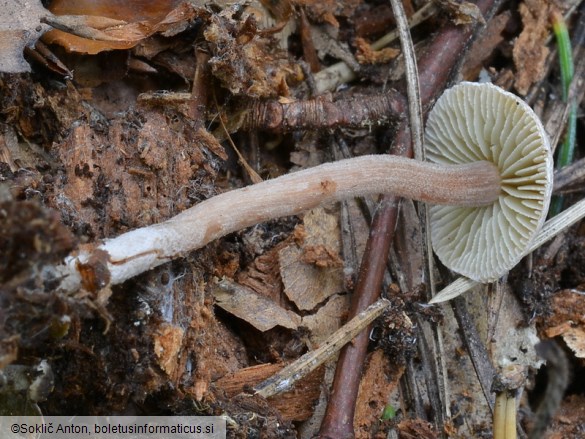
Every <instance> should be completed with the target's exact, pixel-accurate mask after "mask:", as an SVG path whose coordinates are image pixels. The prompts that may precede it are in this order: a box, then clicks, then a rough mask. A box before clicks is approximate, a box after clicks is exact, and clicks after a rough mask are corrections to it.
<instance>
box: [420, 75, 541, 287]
mask: <svg viewBox="0 0 585 439" xmlns="http://www.w3.org/2000/svg"><path fill="white" fill-rule="evenodd" d="M425 136H426V139H425V142H426V151H427V157H428V159H429V160H431V161H433V162H435V163H440V164H445V165H454V164H462V163H470V162H474V161H477V160H487V161H489V162H491V163H494V164H495V165H496V166H497V168H498V172H499V174H500V178H501V185H500V187H501V192H500V195H499V197H498V199H497V200H496V202H495V203H492V204H490V205H487V206H482V207H476V208H469V207H459V206H433V207H431V239H432V243H433V249H434V251H435V253H436V254H437V256H438V257H439V259H440V260H441V261H442V262H443V264H444V265H445V266H447V267H449V268H450V269H451V270H453V271H455V272H457V273H459V274H462V275H464V276H467V277H468V278H470V279H472V280H475V281H478V282H492V281H495V280H497V279H498V278H500V277H502V276H503V275H504V274H505V273H507V272H508V271H509V270H510V269H511V268H512V267H514V266H515V265H516V264H517V263H518V262H519V261H520V259H521V258H522V257H523V255H524V252H525V250H526V249H527V248H528V247H529V245H530V243H531V241H532V240H533V239H534V237H535V236H536V234H537V232H538V231H539V230H540V228H541V227H542V225H543V223H544V221H545V219H546V214H547V211H548V206H549V203H550V197H551V192H552V181H553V178H552V174H553V160H552V155H551V151H550V147H549V143H548V138H547V135H546V133H545V131H544V127H543V126H542V123H541V122H540V120H539V119H538V117H537V116H536V115H535V114H534V112H533V111H532V109H531V108H530V107H529V106H528V105H527V104H526V103H525V102H524V101H522V100H521V99H519V98H518V97H516V96H515V95H513V94H511V93H508V92H506V91H504V90H502V89H500V88H499V87H496V86H494V85H492V84H476V83H469V82H464V83H461V84H460V85H458V86H455V87H453V88H451V89H449V90H447V91H446V92H445V93H444V94H443V95H442V96H441V97H440V98H439V100H438V101H437V103H436V104H435V106H434V108H433V110H432V111H431V113H430V114H429V118H428V121H427V127H426V131H425Z"/></svg>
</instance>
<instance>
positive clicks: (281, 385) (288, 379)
mask: <svg viewBox="0 0 585 439" xmlns="http://www.w3.org/2000/svg"><path fill="white" fill-rule="evenodd" d="M388 306H390V302H389V301H387V300H386V299H380V300H378V301H377V302H376V303H374V304H372V305H371V306H369V307H368V308H367V309H366V310H364V311H362V312H361V313H359V314H358V315H357V316H355V317H354V318H353V319H351V320H350V321H349V322H348V323H346V324H345V325H343V326H342V327H341V328H339V329H338V330H337V331H335V332H334V333H333V334H332V335H331V336H330V337H329V338H328V339H327V340H326V341H325V342H324V343H323V344H322V345H321V346H320V347H319V348H318V349H315V350H314V351H311V352H307V353H306V354H305V355H303V356H302V357H301V358H299V359H298V360H296V361H295V362H293V363H291V364H289V365H288V366H286V367H285V368H284V369H282V370H281V371H280V372H278V373H277V374H276V375H274V376H272V377H270V378H268V379H267V380H265V381H263V382H262V383H260V384H258V385H257V386H256V387H255V388H254V390H255V391H256V395H260V396H262V397H264V398H268V397H270V396H274V395H277V394H278V393H280V392H284V391H286V390H287V389H290V388H291V387H292V386H293V385H294V384H295V383H296V382H297V381H298V380H300V379H302V378H303V377H305V376H307V375H308V374H309V373H311V372H312V371H313V370H315V369H317V368H318V367H319V366H321V364H323V363H324V362H325V361H327V360H328V359H329V358H331V356H333V355H334V354H335V353H336V352H337V351H338V350H339V349H341V347H342V346H343V345H345V344H346V343H348V342H349V341H351V340H352V339H353V338H355V337H356V336H358V334H360V333H361V334H364V333H365V335H366V337H367V336H368V333H367V331H365V332H364V329H365V328H366V327H367V326H368V325H369V324H370V323H372V322H373V321H374V320H375V319H376V318H378V317H379V316H380V315H381V314H382V313H383V312H384V310H385V309H386V308H388Z"/></svg>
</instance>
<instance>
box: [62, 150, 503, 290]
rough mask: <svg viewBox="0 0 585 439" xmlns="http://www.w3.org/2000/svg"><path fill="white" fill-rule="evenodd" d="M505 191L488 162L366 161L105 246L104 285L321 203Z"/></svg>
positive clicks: (68, 278) (253, 189)
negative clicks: (378, 196) (377, 196)
mask: <svg viewBox="0 0 585 439" xmlns="http://www.w3.org/2000/svg"><path fill="white" fill-rule="evenodd" d="M500 190H501V183H500V175H499V172H498V170H497V169H496V167H495V166H494V165H493V164H491V163H489V162H486V161H478V162H475V163H470V164H464V165H440V164H433V163H427V162H420V161H415V160H412V159H407V158H403V157H396V156H377V155H376V156H375V155H372V156H362V157H357V158H353V159H348V160H341V161H338V162H333V163H327V164H323V165H320V166H316V167H314V168H310V169H306V170H303V171H298V172H294V173H291V174H287V175H284V176H281V177H278V178H275V179H273V180H267V181H264V182H262V183H258V184H254V185H251V186H248V187H245V188H241V189H237V190H233V191H230V192H225V193H223V194H220V195H217V196H215V197H213V198H210V199H208V200H206V201H203V202H201V203H199V204H197V205H196V206H194V207H192V208H190V209H187V210H186V211H184V212H183V213H181V214H179V215H177V216H175V217H173V218H171V219H169V220H168V221H165V222H163V223H160V224H155V225H152V226H148V227H144V228H141V229H136V230H133V231H130V232H128V233H125V234H123V235H120V236H118V237H117V238H114V239H109V240H106V241H105V242H104V243H103V244H101V245H99V246H98V247H97V250H99V251H100V254H102V255H105V257H106V260H107V269H108V270H107V271H109V275H108V276H107V281H106V282H105V283H110V284H118V283H121V282H123V281H125V280H127V279H129V278H131V277H133V276H136V275H137V274H140V273H142V272H144V271H147V270H150V269H151V268H154V267H156V266H158V265H161V264H163V263H165V262H167V261H169V260H171V259H174V258H177V257H179V256H181V255H182V254H185V253H186V252H189V251H192V250H196V249H198V248H201V247H203V246H204V245H206V244H208V243H209V242H211V241H213V240H215V239H217V238H220V237H222V236H224V235H227V234H229V233H232V232H234V231H237V230H241V229H244V228H246V227H250V226H252V225H254V224H258V223H261V222H263V221H267V220H269V219H272V218H279V217H283V216H288V215H296V214H298V213H300V212H303V211H305V210H309V209H312V208H314V207H316V206H318V205H320V204H322V203H327V202H332V201H337V200H341V199H347V198H352V197H357V196H364V195H369V194H379V193H393V194H396V195H399V196H402V197H408V198H412V199H416V200H419V201H424V202H428V203H432V204H446V205H459V206H482V205H489V204H491V203H493V202H494V201H495V200H497V199H498V196H499V194H500ZM92 252H93V254H94V256H95V252H96V249H95V248H94V249H91V248H90V249H89V250H88V251H82V252H80V254H79V255H78V256H77V257H76V258H73V257H70V258H69V259H68V261H66V262H67V263H66V267H61V270H60V274H61V276H63V277H64V280H63V282H62V284H61V287H62V288H63V289H66V290H69V291H71V290H75V289H77V288H78V287H79V285H80V282H81V278H80V276H79V273H78V271H80V268H79V267H80V266H81V265H83V266H85V268H86V269H87V264H89V265H90V266H91V264H92V263H93V262H92V257H91V256H92ZM94 259H95V258H94ZM80 264H81V265H80Z"/></svg>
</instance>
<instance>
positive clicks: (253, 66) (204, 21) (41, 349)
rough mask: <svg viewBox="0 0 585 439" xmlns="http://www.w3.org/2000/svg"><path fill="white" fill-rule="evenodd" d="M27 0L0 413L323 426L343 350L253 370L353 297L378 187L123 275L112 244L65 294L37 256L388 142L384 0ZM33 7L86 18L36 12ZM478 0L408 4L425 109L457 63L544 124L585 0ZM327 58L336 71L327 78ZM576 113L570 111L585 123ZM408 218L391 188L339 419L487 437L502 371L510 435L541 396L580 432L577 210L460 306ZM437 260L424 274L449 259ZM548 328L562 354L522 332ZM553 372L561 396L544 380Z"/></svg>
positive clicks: (237, 433) (458, 72) (268, 433)
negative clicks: (351, 386) (298, 371)
mask: <svg viewBox="0 0 585 439" xmlns="http://www.w3.org/2000/svg"><path fill="white" fill-rule="evenodd" d="M9 3H12V2H9ZM14 3H16V2H14ZM28 3H30V4H29V5H28V6H27V7H29V8H31V9H30V11H29V13H30V14H29V17H28V19H27V20H23V21H22V22H18V21H17V20H16V18H13V17H14V15H13V14H11V12H10V9H7V10H6V12H0V18H1V19H0V32H2V33H5V36H6V35H19V36H18V37H14V38H12V39H11V40H10V43H0V58H1V61H2V62H1V63H0V72H2V73H0V377H2V380H3V382H5V383H7V384H6V385H3V386H2V387H0V414H25V413H42V414H45V415H72V414H75V415H113V414H124V415H167V414H169V415H178V414H188V415H217V416H219V415H224V416H225V417H226V419H228V437H237V438H248V437H249V438H253V437H259V438H260V437H261V438H293V437H299V438H310V437H315V436H317V435H318V434H319V429H320V425H321V421H322V419H323V416H324V413H325V411H326V408H327V404H328V400H330V399H331V397H332V396H331V394H332V392H331V386H332V381H333V376H334V369H335V364H336V361H335V360H336V358H332V359H330V360H329V361H327V362H325V364H323V365H322V366H321V367H319V368H317V369H316V370H314V371H312V372H311V373H309V374H308V375H307V376H305V377H303V378H302V379H301V380H300V381H299V382H298V383H297V384H296V385H295V386H293V387H292V388H289V389H286V390H285V391H284V392H282V393H280V394H277V395H274V396H271V397H268V398H263V397H262V396H259V395H257V394H255V390H254V388H255V387H256V386H258V385H259V384H260V383H261V382H263V381H264V380H266V379H268V378H270V377H272V376H273V375H274V374H276V373H277V372H279V371H281V370H282V369H283V367H284V366H285V365H287V364H290V363H292V362H294V361H295V360H297V359H298V358H299V357H301V356H302V355H303V354H305V353H306V352H309V351H312V350H314V349H316V348H318V347H319V346H321V345H323V344H324V342H325V341H326V340H327V338H328V337H329V336H330V335H331V334H332V333H333V332H334V331H336V330H337V329H338V328H340V327H341V326H342V325H343V324H344V323H346V321H347V320H348V316H350V315H352V314H351V313H352V312H353V311H352V310H351V303H352V292H353V291H354V289H356V285H357V284H358V283H359V282H360V279H359V273H360V261H362V257H364V260H367V259H365V258H366V257H365V256H364V254H366V256H367V255H368V252H371V251H372V249H371V248H370V247H367V246H366V242H367V240H368V236H369V234H370V222H371V220H372V215H373V212H374V209H373V208H372V206H375V203H376V201H377V199H375V198H372V199H361V200H350V201H347V202H344V203H337V204H331V205H326V206H321V207H318V208H315V209H313V210H311V211H309V212H306V213H304V214H302V215H299V216H294V217H286V218H280V219H275V220H271V221H268V222H265V223H261V224H257V225H255V226H253V227H250V228H248V229H245V230H241V231H239V232H236V233H232V234H230V235H228V236H225V237H223V238H221V239H219V240H216V241H214V242H212V243H210V244H209V245H207V246H205V247H204V248H202V249H198V250H196V251H193V252H190V253H188V254H184V255H181V256H182V257H180V258H178V259H175V260H174V261H172V262H169V263H166V264H164V265H162V266H160V267H158V268H155V269H153V270H151V271H149V272H146V273H143V274H141V275H139V276H136V277H134V278H132V279H130V280H128V281H126V282H125V283H123V284H121V285H110V284H109V280H110V279H109V273H108V272H107V270H106V269H104V270H102V271H100V270H99V269H97V270H96V269H95V267H104V266H105V263H102V264H101V265H100V264H93V265H92V264H88V267H83V266H80V267H79V268H80V271H81V272H82V274H83V288H81V289H80V290H79V291H75V292H73V293H71V292H64V291H62V290H60V289H59V288H58V284H59V282H58V281H59V280H58V279H57V280H53V281H51V282H50V281H47V277H46V276H45V275H44V273H45V272H46V271H47V269H48V267H54V266H55V265H58V264H60V263H61V262H62V261H63V260H64V258H65V257H67V256H68V255H75V254H76V253H77V252H78V251H79V249H82V248H90V247H91V246H93V245H95V244H96V243H99V242H101V241H102V240H104V239H108V238H112V237H115V236H118V235H120V234H122V233H124V232H127V231H130V230H134V229H137V228H140V227H144V226H148V225H151V224H154V223H161V222H163V221H165V220H167V219H169V218H172V217H173V216H175V215H177V214H178V213H180V212H183V211H184V210H186V209H187V208H189V207H191V206H194V205H196V204H198V203H200V202H201V201H203V200H206V199H208V198H211V197H213V196H214V195H217V194H220V193H222V192H226V191H229V190H233V189H236V188H239V187H243V186H246V185H249V184H253V183H255V182H258V181H260V180H262V179H269V178H274V177H277V176H279V175H282V174H285V173H288V172H292V171H295V170H298V169H302V168H307V167H312V166H316V165H318V164H320V163H323V162H327V161H333V160H338V159H340V158H346V157H351V156H358V155H363V154H373V153H387V152H388V151H389V149H390V145H391V144H394V145H395V146H398V149H399V150H400V147H401V146H404V145H402V144H401V142H402V141H403V139H404V137H401V136H403V133H404V132H403V131H401V130H402V129H403V128H404V127H405V126H407V124H405V122H404V121H405V120H406V119H407V117H406V114H407V106H406V104H405V102H406V100H405V99H406V98H405V97H406V96H407V92H406V80H405V76H404V57H403V55H402V52H401V45H400V42H399V39H394V40H393V41H392V42H391V43H390V44H389V45H387V46H386V47H385V48H381V47H378V46H377V45H376V43H375V41H376V40H378V39H379V38H381V37H382V36H384V35H385V34H386V33H388V32H390V31H392V30H394V29H395V28H396V20H395V18H394V14H393V13H392V9H391V8H390V7H389V6H388V4H386V3H383V2H379V1H375V0H373V1H366V0H344V1H341V2H339V1H337V2H334V1H329V0H327V1H320V2H314V1H312V0H283V1H271V2H268V1H251V2H242V3H236V4H232V3H231V2H223V1H217V2H215V3H209V4H204V2H196V1H195V2H182V1H179V0H174V1H166V2H143V1H135V2H127V3H131V4H132V7H130V8H122V9H119V2H114V1H102V2H62V1H58V0H54V1H52V2H51V1H46V2H43V5H42V4H41V3H40V2H28ZM70 3H75V9H68V7H72V6H71V5H68V4H70ZM155 4H156V6H155ZM486 5H487V6H486ZM43 6H44V7H47V8H49V9H50V10H51V11H52V12H53V13H54V14H55V15H54V17H57V18H56V19H55V20H57V21H59V17H60V16H69V15H76V16H80V17H82V19H83V23H82V26H81V27H79V26H78V27H73V26H71V27H69V28H67V29H65V28H64V27H63V26H64V25H65V24H67V23H65V22H61V21H59V23H61V24H60V26H61V29H65V30H67V32H64V31H63V30H51V31H50V32H45V31H48V30H49V26H48V25H46V24H42V26H41V25H40V21H39V18H38V17H40V16H44V15H46V11H45V10H44V9H43ZM488 6H489V7H488ZM492 6H493V5H492V4H491V1H488V0H482V1H481V2H479V3H478V5H477V6H475V5H472V4H470V3H467V2H458V1H457V2H456V1H451V0H441V1H437V2H433V3H432V6H428V5H427V6H425V3H424V2H422V1H420V2H418V1H411V0H405V1H404V9H405V11H406V14H407V16H408V17H409V18H412V17H413V16H415V17H416V16H417V14H418V13H419V12H420V11H421V9H423V8H430V9H428V11H429V12H428V14H427V17H426V18H425V19H424V20H423V21H422V22H421V23H420V24H416V25H413V26H412V27H411V34H412V39H413V42H414V47H415V52H416V54H417V57H418V58H419V59H420V63H419V75H420V78H421V90H422V92H421V96H422V103H423V108H424V111H425V112H426V111H428V109H429V108H430V107H431V106H432V103H433V101H434V99H435V98H436V97H437V96H439V95H440V94H441V92H442V90H443V89H445V88H446V87H448V86H449V85H451V84H453V83H455V82H457V81H459V80H468V81H477V80H479V79H480V78H481V79H482V80H486V79H488V80H490V81H492V82H494V83H495V84H497V85H499V86H501V87H503V88H505V89H508V90H510V91H512V92H514V93H516V94H518V95H519V96H521V97H523V98H525V99H526V100H527V101H528V102H529V104H530V105H531V106H532V107H533V108H535V109H536V111H537V112H538V114H539V115H540V116H541V117H542V119H543V122H544V125H545V127H546V129H547V130H548V131H549V135H550V137H551V139H552V143H553V146H556V145H557V143H562V141H563V140H564V135H563V133H564V130H565V128H564V127H565V121H566V116H565V118H564V119H563V116H562V115H561V116H559V114H562V112H563V111H564V109H565V108H567V104H566V103H564V102H563V100H562V99H561V96H562V92H561V87H562V86H561V79H560V77H561V75H560V72H559V67H558V60H557V46H556V44H555V41H554V38H553V39H551V38H550V37H551V35H552V29H551V25H550V20H551V17H552V16H553V15H554V14H555V13H558V12H560V13H561V14H564V15H565V21H566V25H567V27H568V29H569V33H570V35H571V36H573V38H574V41H573V51H574V52H573V59H574V62H575V68H574V70H575V79H574V84H576V85H574V86H573V93H572V94H571V96H574V99H575V102H576V108H577V114H578V115H580V114H581V103H582V101H581V99H582V96H583V93H584V92H585V88H584V87H583V72H584V71H585V69H584V67H585V64H584V61H583V60H585V57H584V56H583V47H585V46H584V45H583V41H582V38H583V35H585V15H583V14H585V12H584V11H585V10H584V9H583V4H580V3H579V2H558V1H555V0H524V1H503V2H499V3H498V4H496V5H495V7H492ZM88 17H93V18H92V19H91V20H90V19H89V18H88ZM107 17H109V18H107ZM111 19H116V20H123V23H122V22H120V23H117V24H116V26H111V22H110V21H108V20H111ZM63 20H65V19H63ZM2 23H8V24H2ZM482 23H483V24H482ZM49 24H52V25H53V26H57V22H54V21H53V22H49ZM37 27H38V28H39V29H40V30H35V29H37ZM75 29H77V31H76V30H75ZM79 29H84V31H83V32H85V34H83V35H81V36H79V35H78V36H74V35H71V34H70V33H68V32H77V33H79V32H81V31H80V30H79ZM33 30H34V32H33ZM23 32H24V33H23ZM26 32H29V33H26ZM41 33H44V35H43V36H42V37H40V34H41ZM22 35H27V37H26V38H29V39H30V40H26V38H25V37H23V36H22ZM461 35H464V36H463V37H461ZM84 36H85V37H91V38H93V39H90V38H83V37H84ZM39 37H40V39H39ZM0 39H4V38H3V37H1V36H0ZM458 39H459V40H458ZM7 41H8V40H7ZM436 41H442V42H441V44H442V45H443V47H442V49H441V51H437V52H432V50H437V49H436V46H433V44H434V43H433V42H436ZM456 41H461V42H460V43H457V44H460V47H461V48H462V49H461V50H458V49H454V47H459V46H455V42H456ZM35 43H36V45H35ZM27 44H28V45H30V47H27V48H26V50H25V49H24V48H25V46H27ZM433 48H435V49H433ZM23 50H24V56H25V57H24V58H22V54H21V53H22V52H23ZM340 62H344V63H345V65H346V68H347V69H349V70H348V71H349V72H350V77H348V78H347V81H348V82H347V83H344V84H343V85H341V84H337V83H336V82H335V81H333V82H331V80H330V76H331V75H332V73H331V72H332V71H333V70H332V69H331V66H332V65H334V64H336V63H340ZM2 65H4V67H2ZM328 78H329V79H328ZM401 133H402V134H401ZM582 136H583V125H582V121H581V119H579V118H578V119H577V125H576V144H577V145H579V144H581V143H583V142H582V141H580V140H581V138H582ZM407 138H409V137H407ZM406 143H407V144H408V145H407V146H409V145H410V142H406ZM403 149H406V148H403ZM398 152H400V151H398ZM406 154H408V152H406ZM575 154H576V156H575V161H577V160H579V159H581V157H582V155H583V153H582V151H580V150H579V149H578V148H577V151H576V153H575ZM569 179H570V184H566V185H565V186H564V187H567V188H568V189H566V190H564V191H563V192H562V193H561V192H560V191H557V192H556V194H557V195H559V194H562V195H563V197H564V207H565V208H568V207H570V206H572V205H573V204H575V203H576V202H577V201H578V200H579V199H580V197H581V194H580V192H582V191H583V179H582V175H581V174H579V175H577V174H576V175H575V176H574V178H572V179H571V178H570V177H569ZM367 206H370V208H369V209H368V207H367ZM229 215H238V212H229ZM394 216H395V217H396V215H395V214H394ZM421 230H422V228H421V224H420V220H419V216H418V214H417V212H416V210H415V207H414V205H413V204H412V203H410V202H409V201H403V202H402V204H401V207H400V214H399V215H398V225H397V226H396V232H395V238H394V241H393V245H392V248H391V249H390V258H389V263H388V265H387V271H386V272H385V274H384V275H383V276H382V277H381V279H380V282H382V278H383V282H382V291H381V293H378V292H376V294H381V295H382V296H383V297H386V298H388V299H389V301H390V306H389V308H388V310H387V311H386V313H385V314H384V316H383V317H382V318H380V319H378V320H377V321H376V323H375V324H374V325H373V326H372V327H371V328H370V329H369V331H370V332H369V341H368V348H367V355H366V358H365V359H364V360H363V362H362V363H363V372H361V373H360V371H361V370H362V369H361V365H360V367H359V368H358V369H357V370H358V373H357V376H356V378H355V379H359V380H361V382H360V384H359V392H358V393H357V401H356V402H355V407H356V409H355V415H353V413H351V414H350V416H352V417H353V423H352V426H353V427H352V429H353V432H354V433H353V434H354V435H355V437H356V438H386V437H388V438H390V437H392V438H396V437H399V438H438V437H453V438H463V437H475V438H480V437H486V438H487V437H492V434H493V425H492V409H493V403H494V400H495V396H496V393H497V392H502V391H506V392H511V394H513V395H514V396H515V397H516V398H517V402H518V411H517V428H518V436H519V437H534V436H530V434H531V431H534V429H535V428H536V427H535V425H536V424H537V423H538V419H540V418H541V417H542V419H549V417H550V425H549V426H548V430H547V432H546V433H543V436H541V437H550V438H560V437H565V438H579V437H584V436H585V417H584V416H583V413H582V412H583V407H584V402H583V398H584V397H585V383H584V382H583V376H585V375H584V373H583V372H584V370H583V369H584V368H585V362H584V359H585V298H584V294H585V292H584V291H585V228H584V226H583V224H581V223H577V225H575V226H573V227H571V228H569V229H567V230H565V231H563V232H562V233H561V234H560V235H559V236H558V237H557V238H555V239H554V240H552V241H551V242H549V243H547V244H545V245H544V246H543V247H542V248H541V249H539V250H537V251H536V252H535V253H534V254H533V255H532V256H530V257H527V258H526V259H525V260H524V261H522V262H521V263H520V264H519V265H518V266H517V267H516V268H515V269H514V270H513V271H512V272H511V273H510V275H509V276H508V277H507V278H504V279H503V280H502V281H501V282H499V283H497V285H492V286H480V287H478V288H476V289H474V290H473V291H471V292H469V293H467V294H466V295H465V296H463V299H461V298H460V299H456V300H457V301H459V302H456V303H457V304H455V305H453V306H450V305H449V304H447V305H434V306H431V305H427V301H428V296H427V293H428V291H429V290H430V286H429V285H428V282H427V281H426V277H427V276H426V274H425V272H426V265H427V264H428V260H427V258H426V256H425V254H424V250H423V248H424V246H423V242H424V241H423V238H422V232H421ZM384 233H385V232H384ZM102 256H103V258H104V260H107V255H102ZM96 257H98V258H99V257H101V256H100V255H99V254H97V256H96ZM373 259H376V258H375V257H374V258H373ZM382 263H383V261H382ZM361 270H362V271H363V270H364V268H363V267H362V268H361ZM434 273H435V276H434V277H435V280H436V282H437V289H440V288H442V287H443V286H445V285H447V284H448V283H449V281H450V280H452V279H454V278H455V277H454V276H453V275H452V274H450V273H448V272H447V270H446V269H444V268H443V267H436V268H435V269H434ZM547 340H548V341H554V343H556V346H557V347H558V349H559V351H558V352H560V354H559V358H560V359H559V358H557V359H556V360H558V361H560V363H558V364H560V365H557V363H556V360H555V361H553V360H549V361H548V362H547V363H546V364H545V362H544V361H543V358H544V359H546V354H539V352H541V351H540V350H539V349H535V345H537V344H538V343H539V342H543V341H547ZM555 352H556V351H555ZM510 363H512V365H513V366H514V367H517V368H518V370H520V371H521V378H522V379H521V382H520V384H519V385H517V386H516V387H514V388H506V389H505V390H502V388H497V386H496V387H494V388H493V389H492V388H490V384H491V383H492V382H493V381H494V377H497V378H498V380H495V381H497V382H504V383H506V382H508V381H506V380H505V379H502V377H504V378H505V377H507V374H509V373H510V370H511V369H510V368H509V366H510ZM39 365H48V367H49V370H50V372H46V369H43V368H40V366H39ZM547 365H548V366H547ZM553 365H557V366H555V367H553ZM43 367H45V366H43ZM42 370H44V371H45V372H42ZM514 370H516V369H514ZM559 371H560V372H559ZM563 371H566V373H565V372H563ZM15 376H18V377H20V378H23V379H24V381H25V382H27V383H28V384H27V385H25V386H23V385H22V384H20V385H16V384H15V383H16V382H17V381H18V380H17V379H15V378H14V377H15ZM35 380H40V381H35ZM19 382H20V383H22V379H21V380H20V381H19ZM33 382H36V385H35V386H33ZM39 382H41V383H42V384H43V385H42V386H39V385H38V383H39ZM555 386H556V387H555ZM342 387H343V386H342ZM33 388H34V392H33V391H31V389H33ZM551 395H553V396H551ZM554 395H558V399H559V402H558V404H553V403H551V404H546V403H544V402H546V401H549V402H551V401H553V402H554V400H555V396H554ZM543 401H544V402H543ZM338 415H339V416H340V417H341V414H338ZM340 422H341V421H340ZM545 427H546V426H545ZM321 433H322V434H323V432H321ZM533 434H534V433H533ZM323 437H324V436H323Z"/></svg>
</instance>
